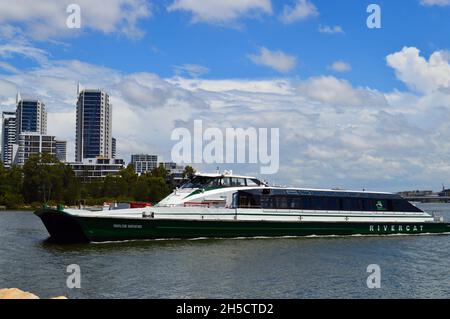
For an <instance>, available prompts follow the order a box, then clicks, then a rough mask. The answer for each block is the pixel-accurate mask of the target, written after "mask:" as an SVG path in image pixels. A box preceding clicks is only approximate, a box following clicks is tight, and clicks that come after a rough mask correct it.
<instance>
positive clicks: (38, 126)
mask: <svg viewBox="0 0 450 319" xmlns="http://www.w3.org/2000/svg"><path fill="white" fill-rule="evenodd" d="M16 104H17V108H16V141H18V138H19V134H22V133H37V134H42V135H46V134H47V113H46V111H45V104H44V103H42V102H41V101H40V100H38V99H36V100H34V99H22V97H21V96H20V93H17V98H16Z"/></svg>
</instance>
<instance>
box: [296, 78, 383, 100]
mask: <svg viewBox="0 0 450 319" xmlns="http://www.w3.org/2000/svg"><path fill="white" fill-rule="evenodd" d="M299 92H300V93H301V94H302V95H305V96H307V97H308V98H310V99H312V100H315V101H318V102H321V103H325V104H328V105H335V106H358V107H363V106H364V107H368V106H373V105H378V106H379V105H381V106H383V105H386V101H385V99H384V96H383V95H382V94H381V93H379V92H377V91H374V90H369V89H363V88H354V87H353V86H352V85H351V84H350V83H349V82H348V81H346V80H341V79H337V78H335V77H333V76H319V77H313V78H310V79H308V80H306V81H304V82H303V83H301V84H300V86H299Z"/></svg>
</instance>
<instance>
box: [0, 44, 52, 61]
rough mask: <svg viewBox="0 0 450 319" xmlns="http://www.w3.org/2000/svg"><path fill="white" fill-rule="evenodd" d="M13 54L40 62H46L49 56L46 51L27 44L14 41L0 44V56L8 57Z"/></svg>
mask: <svg viewBox="0 0 450 319" xmlns="http://www.w3.org/2000/svg"><path fill="white" fill-rule="evenodd" d="M15 55H20V56H22V57H25V58H28V59H31V60H35V61H36V62H38V63H40V64H44V63H46V62H47V59H48V56H49V54H48V53H47V52H46V51H44V50H42V49H38V48H35V47H32V46H28V45H23V44H15V43H10V44H3V45H0V57H1V58H3V59H8V58H11V57H13V56H15Z"/></svg>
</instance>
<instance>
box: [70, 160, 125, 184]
mask: <svg viewBox="0 0 450 319" xmlns="http://www.w3.org/2000/svg"><path fill="white" fill-rule="evenodd" d="M69 165H70V166H71V167H72V169H73V171H74V172H75V176H76V177H77V178H80V179H81V180H82V181H83V182H90V181H93V180H101V179H103V178H105V177H106V176H108V175H113V176H114V175H118V174H119V172H120V170H122V169H123V168H124V167H125V162H124V161H123V160H122V159H112V158H102V157H98V158H85V159H83V162H81V163H70V164H69Z"/></svg>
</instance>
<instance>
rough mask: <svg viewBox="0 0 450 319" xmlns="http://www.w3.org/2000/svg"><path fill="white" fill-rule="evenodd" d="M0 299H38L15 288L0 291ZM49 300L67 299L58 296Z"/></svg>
mask: <svg viewBox="0 0 450 319" xmlns="http://www.w3.org/2000/svg"><path fill="white" fill-rule="evenodd" d="M0 299H39V297H38V296H36V295H34V294H32V293H30V292H26V291H22V290H20V289H17V288H9V289H0ZM51 299H67V297H64V296H59V297H55V298H51Z"/></svg>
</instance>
